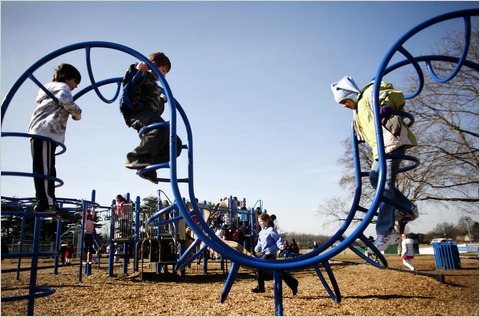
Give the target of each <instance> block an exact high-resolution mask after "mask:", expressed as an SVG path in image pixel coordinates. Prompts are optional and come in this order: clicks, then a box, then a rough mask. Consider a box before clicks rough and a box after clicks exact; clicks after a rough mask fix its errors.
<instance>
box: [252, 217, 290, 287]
mask: <svg viewBox="0 0 480 317" xmlns="http://www.w3.org/2000/svg"><path fill="white" fill-rule="evenodd" d="M258 223H259V225H260V227H261V228H262V230H261V231H260V234H259V236H258V243H257V245H256V246H255V252H257V253H260V252H262V253H263V255H262V259H275V257H276V255H277V250H278V249H280V250H285V245H284V244H283V240H282V237H280V235H279V234H278V233H277V231H276V230H275V229H274V228H273V227H272V226H271V223H272V220H271V219H270V216H269V215H268V214H265V213H263V214H261V215H260V216H259V217H258ZM264 274H265V273H264V271H263V270H257V272H256V277H257V287H255V288H254V289H252V292H254V293H265V278H264ZM282 277H283V280H284V281H285V283H286V284H287V285H288V287H290V288H291V289H292V292H293V295H296V294H297V290H298V281H297V280H296V279H295V278H294V277H292V276H291V275H290V274H288V273H287V272H283V273H282Z"/></svg>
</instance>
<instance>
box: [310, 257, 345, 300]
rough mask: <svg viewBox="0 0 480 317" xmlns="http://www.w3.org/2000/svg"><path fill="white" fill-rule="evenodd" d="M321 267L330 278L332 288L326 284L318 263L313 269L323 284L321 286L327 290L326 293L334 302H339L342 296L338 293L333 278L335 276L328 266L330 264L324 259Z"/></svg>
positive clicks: (336, 284)
mask: <svg viewBox="0 0 480 317" xmlns="http://www.w3.org/2000/svg"><path fill="white" fill-rule="evenodd" d="M322 265H323V267H324V268H325V271H327V274H328V277H329V278H330V282H331V283H332V287H333V290H332V288H331V287H330V286H329V285H328V283H327V280H326V279H325V278H324V277H323V274H322V272H321V271H320V269H319V267H318V265H315V266H314V268H315V271H316V272H317V275H318V277H319V278H320V281H321V282H322V284H323V287H325V290H326V291H327V293H328V295H330V297H331V298H332V299H333V300H334V301H335V303H340V301H341V299H342V297H341V294H340V289H339V288H338V283H337V281H336V279H335V276H334V275H333V271H332V269H331V267H330V264H329V263H328V262H327V261H325V262H322Z"/></svg>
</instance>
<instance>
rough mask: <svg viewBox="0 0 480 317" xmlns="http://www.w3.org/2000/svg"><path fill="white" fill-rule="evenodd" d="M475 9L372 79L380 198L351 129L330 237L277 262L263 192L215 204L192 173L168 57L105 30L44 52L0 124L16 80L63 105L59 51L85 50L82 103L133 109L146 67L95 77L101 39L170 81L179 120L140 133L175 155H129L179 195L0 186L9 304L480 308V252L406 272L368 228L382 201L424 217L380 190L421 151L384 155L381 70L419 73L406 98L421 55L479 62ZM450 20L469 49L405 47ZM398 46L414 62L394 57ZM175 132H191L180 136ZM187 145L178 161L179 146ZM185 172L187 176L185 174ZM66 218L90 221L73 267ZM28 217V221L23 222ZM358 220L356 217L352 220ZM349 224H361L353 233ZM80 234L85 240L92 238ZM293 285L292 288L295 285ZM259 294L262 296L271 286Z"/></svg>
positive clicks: (321, 310)
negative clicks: (352, 184)
mask: <svg viewBox="0 0 480 317" xmlns="http://www.w3.org/2000/svg"><path fill="white" fill-rule="evenodd" d="M476 16H478V12H477V10H464V11H457V12H452V13H449V14H444V15H442V16H438V17H436V18H432V19H431V20H428V21H426V22H424V23H423V24H421V25H419V26H418V27H417V28H415V29H412V32H409V33H406V34H405V35H404V37H402V38H401V39H400V40H399V41H398V42H397V43H396V44H395V45H394V46H393V47H392V48H391V50H390V51H389V52H388V53H387V55H386V57H385V59H384V60H383V61H382V64H381V65H380V67H379V69H378V73H377V74H376V76H375V77H374V80H373V84H372V96H375V98H374V100H373V103H372V107H373V109H372V112H373V118H374V121H375V123H376V124H375V132H376V134H375V135H376V142H377V143H378V144H379V146H378V149H377V151H378V162H379V164H380V165H379V167H378V168H379V169H378V172H379V175H380V176H379V178H378V183H377V187H376V189H375V196H374V197H373V199H372V201H371V202H368V204H369V205H367V206H363V204H364V202H363V201H361V199H360V197H361V192H362V186H361V185H362V178H365V177H367V176H369V173H368V172H365V171H362V166H361V164H360V155H359V144H360V143H361V142H363V141H362V140H359V139H358V138H357V137H356V132H355V129H354V127H352V129H351V139H352V150H353V165H354V170H355V179H356V183H357V187H356V191H355V195H354V197H353V202H352V206H351V208H350V211H349V213H348V216H347V217H346V219H345V220H344V223H343V225H342V226H341V227H340V228H339V229H338V231H337V232H336V233H335V234H333V235H332V236H331V237H330V238H329V240H328V241H326V242H325V243H323V244H322V245H320V246H318V247H316V248H314V249H309V250H303V252H300V253H293V252H287V253H285V254H284V256H283V258H282V257H281V256H280V254H279V255H278V260H277V259H275V255H276V254H275V255H274V254H268V253H266V254H267V255H272V257H267V258H261V257H262V254H261V253H260V250H256V249H255V248H254V246H255V243H256V241H260V240H261V238H260V237H259V236H261V234H260V235H259V231H260V227H261V228H263V227H264V225H263V223H264V222H262V221H260V220H259V219H261V216H262V215H261V214H262V213H266V211H265V210H264V209H263V203H261V205H262V207H258V208H255V207H256V206H257V203H258V202H261V199H259V200H258V201H257V203H255V205H254V206H253V207H251V208H247V206H249V205H247V202H246V201H245V199H243V200H238V199H237V197H232V196H231V197H230V198H227V197H225V198H223V199H221V200H220V202H218V203H216V204H215V203H209V202H207V201H203V202H200V201H199V200H198V198H197V196H196V195H195V192H194V181H193V179H194V177H193V174H194V173H193V156H194V155H193V154H194V151H193V129H192V127H191V126H190V123H189V120H188V117H187V113H186V111H185V110H184V109H183V108H182V106H181V105H180V103H179V102H178V101H177V100H176V99H175V98H174V97H173V92H172V91H171V90H170V87H169V85H168V83H167V81H166V79H165V77H164V76H165V74H166V73H164V72H163V71H162V70H161V67H156V64H154V63H153V61H150V60H149V59H147V58H146V57H145V56H144V55H142V54H141V53H139V52H138V51H136V50H134V49H132V48H130V47H127V46H124V45H122V44H117V43H111V42H99V41H93V42H81V43H77V44H72V45H69V46H65V47H63V48H60V49H58V50H56V51H54V52H52V53H50V54H49V55H46V56H45V57H43V58H41V59H40V60H38V61H37V62H36V63H35V64H33V65H32V66H31V67H30V68H29V69H27V70H26V71H25V73H24V74H23V75H22V76H20V77H19V79H18V80H17V82H16V83H15V84H14V86H13V87H12V89H11V90H10V91H9V93H8V94H7V96H6V97H5V100H4V102H3V103H2V122H3V120H4V117H5V115H6V111H7V108H8V106H9V105H10V102H11V101H12V100H14V99H13V98H14V96H16V92H17V90H19V88H20V87H21V86H22V85H23V84H24V83H25V82H29V81H30V80H31V81H32V82H33V84H35V85H37V86H38V87H39V88H40V89H41V90H43V91H44V92H45V93H46V95H48V97H49V98H50V99H51V100H52V103H54V104H56V105H58V106H60V107H62V106H61V104H60V101H59V99H57V98H56V97H55V96H54V95H53V94H52V92H49V91H48V89H47V88H45V87H44V86H43V84H42V83H41V81H40V80H39V79H37V78H36V77H35V76H34V74H33V73H34V72H35V71H36V70H37V69H39V68H40V67H42V66H43V65H44V64H45V63H47V62H48V61H50V60H52V59H54V58H57V57H59V56H62V55H65V54H68V53H71V52H75V51H80V52H82V51H84V52H85V60H86V65H87V69H88V78H89V80H90V83H91V85H90V86H88V87H86V88H84V89H83V90H81V91H80V92H78V93H77V94H76V95H75V96H73V97H72V100H77V99H79V98H80V97H82V96H83V95H85V94H87V93H91V94H93V93H95V94H96V95H97V96H98V97H99V98H100V99H101V100H102V101H104V102H105V103H113V102H114V101H116V100H117V99H118V98H120V100H121V103H120V104H121V109H125V111H126V112H128V111H131V110H128V109H134V108H135V107H136V106H135V105H134V103H133V101H132V100H131V97H132V96H133V94H132V92H131V91H130V88H131V87H135V85H136V84H137V83H139V82H141V81H140V80H143V79H142V78H144V77H143V76H144V74H143V71H141V72H140V71H139V72H137V74H136V75H135V74H132V75H131V76H130V75H129V76H126V77H125V78H122V77H113V78H110V79H104V80H101V81H97V80H95V76H94V70H93V69H94V67H92V62H91V60H92V58H91V57H92V55H94V52H95V51H96V49H107V50H114V51H118V52H123V53H125V54H128V55H131V56H132V57H135V58H136V59H137V60H139V61H141V63H144V64H145V65H147V66H148V68H149V69H150V70H151V72H152V74H153V76H152V74H148V76H151V77H152V78H153V77H154V78H155V79H156V80H159V82H160V85H161V87H162V89H163V90H162V91H164V92H165V96H166V100H168V102H167V103H166V105H168V107H169V110H170V111H169V116H170V117H169V120H168V121H164V120H163V119H162V120H161V121H160V122H153V123H149V125H148V126H147V125H146V124H145V126H144V127H141V129H140V128H139V129H138V130H137V132H138V133H139V136H140V138H143V137H144V136H145V135H147V134H149V133H150V132H152V131H153V132H155V133H157V132H158V131H160V130H162V131H165V130H168V131H169V132H168V133H166V136H167V138H168V142H163V143H164V144H165V145H166V146H167V148H166V149H164V150H165V151H167V150H168V151H167V152H166V153H169V154H168V159H167V160H168V161H167V162H165V161H163V160H158V161H152V162H142V161H140V160H139V161H136V162H129V163H128V164H126V165H125V166H126V167H128V168H132V169H137V170H138V171H137V175H138V176H140V177H141V178H145V179H148V180H150V181H151V182H153V183H155V184H158V183H159V182H162V183H169V186H170V187H171V190H172V197H171V199H170V198H169V197H168V196H167V197H166V198H167V200H165V199H164V197H162V191H160V190H159V191H158V195H159V196H158V200H157V201H156V202H155V204H154V206H153V207H152V208H149V209H148V210H147V209H145V208H142V207H141V203H140V196H136V198H135V197H133V195H132V197H130V194H127V196H126V198H125V199H119V198H118V196H117V198H116V200H117V201H112V203H111V205H109V204H108V202H107V203H106V204H105V203H104V202H98V201H97V200H96V191H95V190H93V191H92V195H91V198H90V200H87V199H71V198H58V197H57V203H59V206H55V208H54V209H45V208H43V207H42V208H37V207H39V206H38V205H39V202H38V201H36V198H29V197H26V198H18V197H4V196H2V217H3V216H5V217H6V218H2V221H4V222H3V224H4V225H5V224H6V223H7V222H6V220H7V219H8V220H9V221H10V220H11V221H12V223H13V222H14V221H15V222H16V223H15V225H16V226H17V227H16V228H18V229H12V231H13V230H16V231H18V233H20V241H19V242H18V250H17V248H15V249H13V248H12V250H11V251H10V252H9V251H8V248H5V249H6V252H5V253H4V252H3V251H2V311H1V312H2V315H34V314H35V315H55V316H59V315H64V316H79V315H99V316H104V315H107V316H110V315H130V316H133V315H147V316H150V315H170V316H175V315H220V316H226V315H239V316H242V315H274V314H276V315H283V314H284V313H285V314H286V315H302V316H306V315H307V316H309V315H316V316H318V315H352V316H359V315H360V316H362V315H371V316H375V315H402V316H405V315H445V316H454V315H455V316H457V315H478V314H479V309H478V305H479V303H478V300H479V298H478V288H479V286H478V282H479V272H478V247H476V249H475V250H476V251H475V253H474V256H472V257H470V256H468V257H465V256H462V257H459V255H458V252H457V251H458V250H457V245H456V243H455V244H453V243H452V244H449V243H447V242H446V243H445V244H440V243H439V244H435V245H434V246H433V247H434V248H435V255H429V254H418V255H417V256H416V257H415V260H414V264H415V267H416V268H415V270H414V271H410V270H406V269H404V267H403V265H402V259H401V258H400V257H399V256H398V255H397V254H389V253H387V252H385V253H384V252H383V250H384V249H380V248H379V246H378V245H377V244H374V243H373V241H370V239H368V238H367V236H366V235H365V229H366V228H367V226H369V225H370V224H371V223H372V222H373V221H375V217H377V218H378V216H379V215H381V214H379V212H378V211H377V210H378V209H379V205H380V204H381V203H386V204H387V205H391V206H393V207H395V209H396V211H398V217H399V218H398V219H397V221H398V222H404V223H407V222H408V221H411V220H415V219H416V218H417V217H418V212H417V211H416V207H415V208H410V206H407V205H404V204H402V203H400V202H397V201H394V200H392V199H390V198H388V197H387V196H386V194H384V190H385V177H384V176H385V172H386V169H387V166H386V164H385V162H386V160H387V159H402V160H405V161H406V162H407V164H406V166H402V167H401V168H400V169H399V170H398V172H399V173H403V172H407V171H410V170H412V169H414V168H416V167H417V166H419V164H420V161H419V160H418V159H417V158H416V157H413V156H408V155H404V154H390V153H386V152H385V150H384V147H383V146H380V145H383V136H382V134H381V133H380V132H381V127H382V125H381V124H380V110H379V103H380V101H379V94H380V85H381V82H382V78H383V76H385V75H387V74H388V73H390V72H392V71H394V70H396V69H398V68H400V67H403V66H405V65H409V64H412V65H413V66H414V69H415V71H416V72H417V74H418V76H419V83H418V84H419V86H418V88H417V91H415V92H414V93H413V94H411V95H407V96H405V99H411V98H414V97H415V96H416V95H418V94H420V92H421V91H422V89H423V85H424V81H423V76H424V73H423V70H422V69H421V67H420V66H419V64H420V63H423V62H425V63H426V66H427V68H426V70H427V71H428V74H429V75H430V76H432V78H434V79H435V80H437V81H439V82H445V81H448V80H450V79H451V78H453V77H454V76H455V75H456V74H457V73H458V72H459V71H460V69H461V68H462V67H468V68H469V69H472V70H474V71H477V72H478V64H477V63H475V62H472V61H469V60H468V59H467V53H468V48H469V43H470V35H471V32H470V29H471V19H472V17H476ZM450 19H461V20H462V21H463V23H464V26H465V35H464V37H465V40H464V44H463V45H464V49H463V51H462V55H461V56H460V57H453V56H439V55H429V56H415V57H414V56H412V55H411V54H410V53H409V52H408V51H407V50H406V49H405V48H404V47H403V46H402V44H403V43H404V42H405V41H407V40H408V39H409V38H410V37H411V36H413V35H414V34H415V32H418V31H419V30H422V29H424V28H427V27H429V26H430V25H433V24H435V23H438V22H442V21H445V20H450ZM92 48H95V50H92ZM396 52H399V53H401V54H402V55H403V56H404V57H405V58H406V59H405V60H402V61H400V62H397V63H396V64H393V65H390V61H392V57H393V55H394V54H395V53H396ZM435 61H442V62H448V63H451V64H453V65H456V66H454V69H453V71H452V73H451V74H450V75H449V77H448V78H446V79H445V78H443V79H442V78H438V77H437V75H436V74H435V71H434V69H433V68H432V67H431V63H432V62H435ZM136 65H139V64H136ZM389 65H390V66H389ZM165 67H166V66H165ZM145 76H147V75H145ZM148 76H147V77H148ZM68 80H70V79H68ZM105 85H113V86H116V92H115V95H114V97H113V98H111V99H108V98H106V97H105V96H104V95H103V94H102V92H101V91H100V90H99V87H101V86H105ZM157 88H158V87H157ZM122 111H123V110H122ZM161 112H163V109H162V111H161ZM392 114H393V115H395V116H398V118H399V120H403V119H400V118H406V119H407V121H408V123H405V126H407V125H408V126H411V125H413V124H414V122H415V119H414V117H413V116H412V115H411V114H409V113H407V112H404V111H403V108H401V110H397V111H393V112H392ZM135 122H136V121H135ZM177 125H178V128H179V129H177ZM177 131H179V132H180V133H182V140H183V143H182V142H181V141H180V139H179V138H178V135H177ZM183 134H186V136H184V135H183ZM4 137H13V138H21V139H24V140H25V139H28V138H30V139H33V140H35V141H41V142H43V143H45V144H56V145H59V146H60V147H62V149H61V150H60V152H55V151H52V152H50V155H52V156H55V155H60V154H62V153H63V152H64V151H65V150H66V148H65V146H64V145H63V144H62V143H61V142H59V141H55V140H53V139H51V138H50V137H46V136H41V135H37V134H30V133H23V132H7V131H2V138H4ZM164 141H166V140H164ZM142 142H143V139H142ZM158 143H159V142H157V144H158ZM157 144H156V145H157ZM182 151H183V154H182V156H181V157H180V159H178V162H177V156H178V155H179V154H180V153H181V152H182ZM176 154H177V155H176ZM177 163H178V164H177ZM185 163H187V164H185ZM135 164H137V165H135ZM181 167H183V169H182V168H181ZM157 170H162V171H164V172H166V173H164V174H168V175H167V177H166V178H164V177H161V178H158V177H157V176H156V175H157V174H156V171H157ZM178 170H180V171H181V173H177V171H178ZM152 173H153V176H152ZM179 174H180V175H179ZM2 176H17V177H30V178H34V179H44V180H46V181H49V182H50V183H51V184H52V186H53V183H55V186H56V187H59V186H62V185H63V180H62V179H60V178H57V176H56V174H55V175H47V174H42V173H40V174H39V173H33V174H32V173H28V172H23V171H2ZM44 183H45V182H44ZM180 185H181V187H180ZM119 196H121V195H119ZM121 198H123V197H121ZM35 203H37V204H35ZM57 207H58V208H57ZM49 208H51V207H49ZM52 208H53V207H52ZM52 211H53V213H52ZM87 214H88V215H87ZM95 215H96V216H97V217H100V216H101V218H102V221H103V224H104V225H105V231H104V235H103V241H101V240H100V239H97V238H98V237H97V238H96V237H95V236H96V235H97V233H96V232H95V227H94V226H93V218H94V217H95ZM358 215H360V217H358ZM67 217H77V218H75V219H78V221H77V222H78V223H79V224H80V225H79V226H77V227H78V230H77V231H74V232H72V238H73V237H75V234H76V235H79V237H77V238H76V241H77V250H78V251H76V252H77V253H78V254H79V256H78V257H77V258H75V259H73V260H72V261H73V262H72V263H71V265H60V263H59V257H60V254H61V239H62V231H63V230H62V221H63V220H65V218H67ZM27 218H29V220H32V221H30V222H27ZM3 219H5V220H3ZM354 219H359V221H358V222H357V223H355V222H354ZM86 223H89V225H88V226H87V224H86ZM265 223H266V222H265ZM271 223H273V222H271ZM268 225H270V223H269V224H268ZM42 226H43V227H42ZM47 226H56V231H55V230H53V231H55V235H56V236H55V237H54V236H53V235H52V236H51V237H49V239H51V240H55V243H53V242H52V243H53V244H54V247H53V248H51V249H49V250H48V251H47V250H45V249H43V248H42V247H41V243H40V242H41V232H42V230H43V231H45V230H44V229H45V228H46V227H47ZM352 227H353V228H352ZM12 228H14V227H12ZM348 229H353V230H352V231H351V232H349V231H347V230H348ZM28 230H30V231H31V232H28V237H30V235H31V245H28V247H27V243H26V242H27V241H26V240H27V238H26V237H27V234H24V232H25V231H28ZM222 230H223V231H222ZM219 231H220V234H219ZM9 232H11V231H9ZM75 232H77V233H75ZM262 232H263V231H262ZM347 232H348V233H347ZM16 233H17V232H16ZM227 233H230V234H231V237H232V238H231V239H229V238H226V236H227ZM240 233H241V235H240ZM400 233H402V232H401V231H400ZM397 235H398V234H397ZM233 236H235V237H236V238H233ZM240 236H241V239H240V238H239V237H240ZM87 238H88V241H89V245H88V246H87ZM24 240H25V241H24ZM230 240H232V241H230ZM62 242H63V241H62ZM358 242H360V243H362V244H363V245H364V246H365V248H368V250H370V252H369V253H365V248H364V249H363V250H360V249H359V248H357V247H356V246H355V245H354V243H358ZM69 243H70V241H69ZM82 243H85V248H83V247H82ZM394 243H396V242H394ZM24 244H25V246H24ZM62 244H63V243H62ZM13 245H14V244H13V242H12V246H13ZM16 245H17V244H15V246H16ZM391 245H392V246H393V244H391ZM437 245H439V246H438V247H437ZM440 245H441V246H440ZM69 246H70V245H69ZM444 246H445V248H444V249H443V247H444ZM440 247H442V248H440ZM282 248H283V246H282ZM437 248H438V250H437ZM2 249H3V246H2ZM282 250H283V249H282ZM453 251H455V252H453ZM370 255H371V256H372V257H370ZM22 258H23V260H22ZM30 258H31V261H30ZM47 258H48V259H47ZM67 258H69V257H68V256H67ZM374 258H375V259H374ZM460 258H461V266H460ZM79 261H80V262H79ZM442 261H443V262H455V263H453V264H454V265H453V267H448V268H445V267H442V268H441V269H439V263H438V262H442ZM449 264H450V263H449ZM207 266H208V270H207ZM379 269H381V270H379ZM256 270H265V271H269V272H271V273H272V274H270V275H271V278H270V279H269V281H268V282H267V283H266V292H265V294H255V293H254V292H252V288H253V287H254V286H255V272H256ZM287 271H288V272H289V273H290V272H291V273H292V274H293V275H294V276H295V278H297V279H298V281H299V287H298V293H297V294H292V292H291V291H290V290H289V289H288V288H286V287H282V276H283V277H285V275H282V274H284V273H285V272H287ZM267 275H268V274H267ZM282 288H283V289H282ZM292 289H293V290H294V292H296V291H295V288H292ZM340 290H341V291H340ZM257 291H260V292H262V293H263V290H259V289H257ZM27 293H28V294H27ZM227 297H228V298H227ZM332 299H333V300H332ZM27 301H28V305H27V303H26V302H27ZM272 303H274V305H272Z"/></svg>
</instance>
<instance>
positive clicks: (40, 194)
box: [31, 139, 57, 210]
mask: <svg viewBox="0 0 480 317" xmlns="http://www.w3.org/2000/svg"><path fill="white" fill-rule="evenodd" d="M55 148H56V145H55V144H53V143H50V142H48V141H44V140H37V139H32V140H31V149H32V160H33V165H32V167H33V173H35V174H43V175H48V176H52V177H56V176H57V173H56V170H55ZM34 184H35V196H36V197H37V200H38V201H37V204H38V206H39V207H38V210H42V209H46V208H47V207H48V206H53V205H55V204H56V200H55V181H52V180H47V179H43V178H34Z"/></svg>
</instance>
